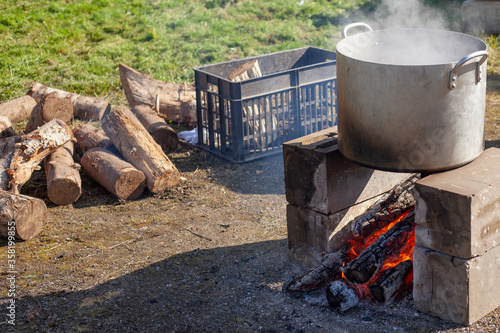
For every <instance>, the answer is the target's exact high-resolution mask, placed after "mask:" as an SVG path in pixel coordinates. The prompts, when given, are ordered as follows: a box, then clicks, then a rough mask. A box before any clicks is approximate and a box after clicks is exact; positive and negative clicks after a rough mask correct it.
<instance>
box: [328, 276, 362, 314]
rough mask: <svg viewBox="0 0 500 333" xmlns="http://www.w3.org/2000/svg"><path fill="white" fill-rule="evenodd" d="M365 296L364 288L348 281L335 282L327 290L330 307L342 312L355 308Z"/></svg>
mask: <svg viewBox="0 0 500 333" xmlns="http://www.w3.org/2000/svg"><path fill="white" fill-rule="evenodd" d="M365 294H366V292H365V290H364V288H363V286H361V285H356V284H354V283H351V282H350V281H348V280H347V279H339V280H335V281H333V282H332V283H331V284H330V285H329V286H328V287H327V288H326V299H327V301H328V305H330V307H331V308H333V309H336V310H340V311H342V312H344V311H347V310H349V309H351V308H353V307H355V306H356V305H357V304H358V303H359V301H360V300H361V299H363V297H365Z"/></svg>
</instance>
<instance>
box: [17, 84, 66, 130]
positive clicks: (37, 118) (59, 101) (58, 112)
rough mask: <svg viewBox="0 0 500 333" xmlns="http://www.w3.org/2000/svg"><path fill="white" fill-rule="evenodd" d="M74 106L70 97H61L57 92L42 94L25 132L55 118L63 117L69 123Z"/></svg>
mask: <svg viewBox="0 0 500 333" xmlns="http://www.w3.org/2000/svg"><path fill="white" fill-rule="evenodd" d="M73 114H74V107H73V103H72V102H71V101H70V99H69V97H65V98H59V97H57V94H56V93H55V92H52V93H50V94H47V95H44V96H42V99H41V100H40V102H39V103H38V104H37V105H36V106H35V108H33V111H32V112H31V117H30V120H29V121H28V124H27V125H26V129H25V131H24V132H25V133H29V132H32V131H34V130H35V129H37V128H38V127H40V126H42V125H43V124H45V123H48V122H49V121H51V120H53V119H61V120H62V121H64V122H65V123H69V122H70V121H71V119H72V118H73Z"/></svg>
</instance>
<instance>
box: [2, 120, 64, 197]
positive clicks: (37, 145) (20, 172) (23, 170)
mask: <svg viewBox="0 0 500 333" xmlns="http://www.w3.org/2000/svg"><path fill="white" fill-rule="evenodd" d="M14 138H16V139H15V140H19V141H18V142H17V143H15V144H14V149H13V150H12V151H10V152H8V153H7V155H10V156H4V157H3V158H5V160H6V161H7V160H8V161H9V164H8V165H0V168H5V169H6V170H5V171H6V173H7V177H5V178H4V177H2V183H0V189H2V190H11V191H12V192H14V193H19V189H20V187H21V186H22V185H23V184H24V183H26V182H27V181H28V180H29V179H30V177H31V174H32V173H33V171H34V170H35V169H37V168H38V167H39V166H38V165H39V164H40V162H41V161H42V160H43V159H44V158H45V157H46V156H47V155H49V154H50V153H51V152H52V151H54V150H55V149H56V148H57V147H59V146H62V145H63V144H65V143H66V142H68V141H69V140H71V138H72V133H71V130H70V129H69V128H68V126H66V124H65V123H64V122H63V121H61V120H59V119H54V120H52V121H50V122H48V123H46V124H45V125H43V126H42V127H39V128H38V129H37V130H35V131H33V132H31V133H29V134H24V135H22V136H20V137H18V138H17V137H14ZM8 139H10V138H8ZM2 171H4V170H2Z"/></svg>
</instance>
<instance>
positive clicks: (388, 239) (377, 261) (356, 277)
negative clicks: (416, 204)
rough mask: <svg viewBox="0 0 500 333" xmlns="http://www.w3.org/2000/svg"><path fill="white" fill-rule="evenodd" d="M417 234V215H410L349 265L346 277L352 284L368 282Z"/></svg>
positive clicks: (346, 269) (411, 213)
mask: <svg viewBox="0 0 500 333" xmlns="http://www.w3.org/2000/svg"><path fill="white" fill-rule="evenodd" d="M414 232H415V214H414V212H410V213H408V214H407V215H406V216H404V217H403V218H402V220H401V221H399V222H398V223H396V224H395V225H394V226H393V227H392V228H391V229H389V230H388V231H387V232H386V233H385V234H383V235H382V236H380V238H379V239H378V240H377V241H376V242H375V243H373V244H371V245H370V246H369V247H368V248H366V249H365V250H364V251H363V252H362V253H361V254H360V255H359V256H358V257H357V258H356V259H353V260H352V261H350V262H349V264H347V266H346V267H345V269H344V274H345V276H346V277H347V278H348V279H349V280H350V281H352V282H356V283H365V282H368V281H369V280H370V279H371V278H372V277H373V276H374V275H375V274H376V273H377V272H378V270H379V269H380V268H381V267H382V265H383V264H384V262H385V261H386V260H388V259H389V258H393V257H395V256H397V255H398V254H399V252H400V251H401V248H402V247H403V245H404V244H405V243H406V241H407V240H408V239H410V237H411V236H412V234H413V233H414Z"/></svg>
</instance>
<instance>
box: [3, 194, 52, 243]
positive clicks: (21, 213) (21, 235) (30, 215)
mask: <svg viewBox="0 0 500 333" xmlns="http://www.w3.org/2000/svg"><path fill="white" fill-rule="evenodd" d="M46 222H47V206H46V205H45V203H44V202H43V201H42V200H40V199H37V198H32V197H29V196H27V195H22V194H14V193H11V192H7V191H1V190H0V235H2V236H14V237H15V238H17V239H21V240H30V239H33V238H34V237H36V236H38V235H39V234H40V232H41V231H42V229H43V227H44V225H45V224H46Z"/></svg>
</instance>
